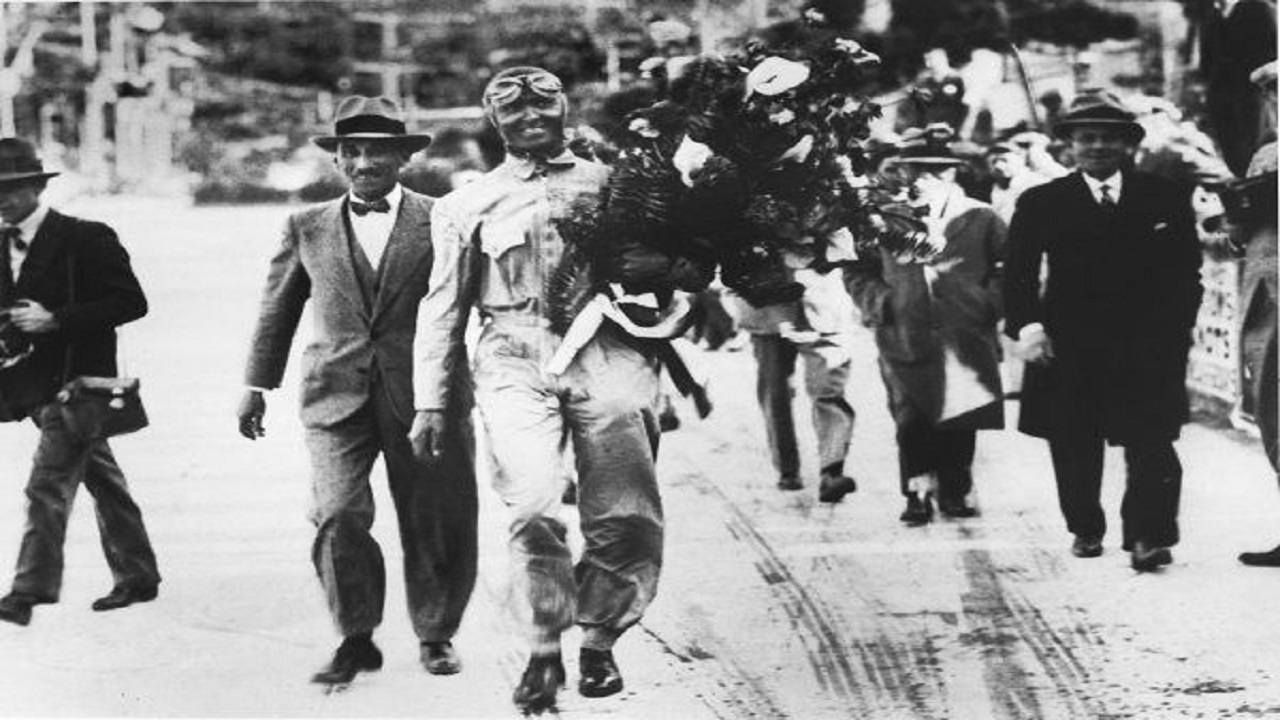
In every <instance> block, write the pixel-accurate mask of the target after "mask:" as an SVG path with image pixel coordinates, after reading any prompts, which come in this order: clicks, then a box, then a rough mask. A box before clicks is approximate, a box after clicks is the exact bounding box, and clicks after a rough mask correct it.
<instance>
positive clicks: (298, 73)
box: [169, 2, 348, 89]
mask: <svg viewBox="0 0 1280 720" xmlns="http://www.w3.org/2000/svg"><path fill="white" fill-rule="evenodd" d="M169 23H170V27H171V28H172V29H174V30H177V31H179V32H189V33H191V36H192V38H193V39H194V40H195V41H196V42H198V43H200V44H201V45H204V46H205V47H207V48H209V49H210V50H211V51H212V56H211V58H210V60H209V69H211V70H214V71H216V72H223V73H227V74H229V75H235V76H240V77H249V78H257V79H260V80H269V81H272V82H278V83H285V84H289V85H309V86H318V87H323V88H328V89H334V88H336V87H337V84H338V80H339V79H340V78H341V77H343V76H344V75H346V74H347V72H348V61H347V59H346V58H347V48H346V47H345V42H346V40H345V38H346V33H345V32H344V30H345V28H346V26H347V24H348V17H347V11H346V10H345V9H343V8H342V7H341V6H340V5H339V4H337V3H329V2H300V3H278V4H273V5H270V6H266V7H264V6H262V5H259V4H257V3H245V4H239V3H209V2H197V3H176V4H175V5H174V6H173V9H172V11H171V14H170V16H169Z"/></svg>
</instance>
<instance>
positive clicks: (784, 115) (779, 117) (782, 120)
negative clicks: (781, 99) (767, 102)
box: [769, 108, 796, 125]
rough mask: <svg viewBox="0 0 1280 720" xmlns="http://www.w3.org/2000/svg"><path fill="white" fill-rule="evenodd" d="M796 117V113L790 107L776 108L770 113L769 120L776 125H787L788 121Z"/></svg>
mask: <svg viewBox="0 0 1280 720" xmlns="http://www.w3.org/2000/svg"><path fill="white" fill-rule="evenodd" d="M795 119H796V114H795V113H793V112H791V110H789V109H788V108H783V109H781V110H776V111H774V112H771V113H769V122H771V123H773V124H774V125H786V124H787V123H789V122H791V121H792V120H795Z"/></svg>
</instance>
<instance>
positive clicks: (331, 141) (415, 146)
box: [311, 133, 431, 152]
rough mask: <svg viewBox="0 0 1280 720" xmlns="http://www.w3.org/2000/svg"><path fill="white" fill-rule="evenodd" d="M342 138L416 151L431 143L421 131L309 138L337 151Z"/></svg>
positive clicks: (323, 148) (329, 150)
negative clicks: (399, 133) (370, 141)
mask: <svg viewBox="0 0 1280 720" xmlns="http://www.w3.org/2000/svg"><path fill="white" fill-rule="evenodd" d="M343 140H377V141H379V142H385V143H387V144H389V145H397V146H399V147H401V148H403V149H405V150H407V151H409V152H417V151H419V150H421V149H422V148H424V147H426V146H428V145H430V144H431V136H430V135H425V134H422V133H416V134H415V133H409V134H405V135H389V134H387V133H350V134H347V135H321V136H319V137H313V138H311V142H313V143H315V145H316V146H317V147H319V148H320V149H321V150H324V151H325V152H337V151H338V143H340V142H342V141H343Z"/></svg>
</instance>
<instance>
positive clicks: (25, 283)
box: [15, 210, 67, 297]
mask: <svg viewBox="0 0 1280 720" xmlns="http://www.w3.org/2000/svg"><path fill="white" fill-rule="evenodd" d="M65 220H66V219H65V218H64V217H63V216H62V215H60V214H59V213H57V212H55V211H53V210H50V211H49V214H48V215H46V216H45V218H44V222H42V223H40V227H39V229H37V230H36V236H35V237H34V238H32V240H31V248H30V249H29V250H28V251H27V259H26V260H25V261H23V263H22V271H21V273H20V274H19V275H18V279H17V283H16V285H15V287H16V292H17V296H18V297H28V296H30V295H31V293H32V292H33V291H34V289H35V286H36V284H37V283H38V282H39V281H40V279H41V278H43V277H44V275H45V273H47V272H48V271H49V268H50V266H51V265H53V261H54V259H55V258H56V257H58V254H59V253H60V252H61V250H62V248H63V247H64V246H65V245H66V244H67V233H65V232H63V231H62V224H63V223H64V222H65Z"/></svg>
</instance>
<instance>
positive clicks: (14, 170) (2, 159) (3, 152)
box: [0, 137, 58, 183]
mask: <svg viewBox="0 0 1280 720" xmlns="http://www.w3.org/2000/svg"><path fill="white" fill-rule="evenodd" d="M57 174H58V173H56V172H45V171H44V165H43V164H41V163H40V158H38V157H36V149H35V146H33V145H32V144H31V143H30V142H28V141H26V140H23V139H22V138H14V137H8V138H0V183H16V182H22V181H31V180H47V179H49V178H51V177H53V176H55V175H57Z"/></svg>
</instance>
